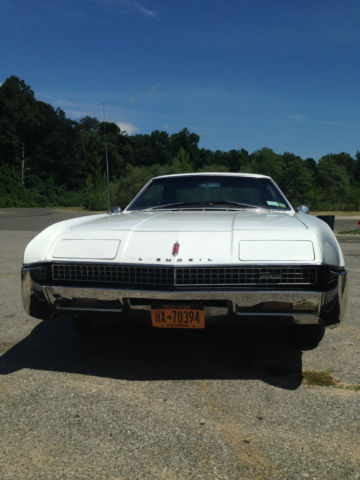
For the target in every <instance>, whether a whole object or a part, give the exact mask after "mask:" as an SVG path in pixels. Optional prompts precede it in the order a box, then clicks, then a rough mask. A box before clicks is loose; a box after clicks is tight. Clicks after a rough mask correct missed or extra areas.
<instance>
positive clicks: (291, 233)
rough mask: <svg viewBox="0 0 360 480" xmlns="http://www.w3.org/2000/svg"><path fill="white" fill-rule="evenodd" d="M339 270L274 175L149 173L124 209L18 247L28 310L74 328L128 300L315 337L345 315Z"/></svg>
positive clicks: (199, 324) (165, 323)
mask: <svg viewBox="0 0 360 480" xmlns="http://www.w3.org/2000/svg"><path fill="white" fill-rule="evenodd" d="M298 210H303V211H306V208H305V207H300V208H299V209H298ZM346 276H347V272H346V269H345V263H344V258H343V254H342V252H341V249H340V247H339V244H338V242H337V240H336V238H335V235H334V234H333V232H332V231H331V229H330V227H329V226H328V225H327V224H326V223H325V222H324V221H322V220H320V219H318V218H316V217H314V216H310V215H308V214H306V213H302V212H301V211H299V212H295V211H294V209H293V208H292V207H291V205H290V204H289V202H288V200H287V199H286V198H285V196H284V194H283V193H282V192H281V191H280V189H279V188H278V187H277V185H276V184H275V182H274V181H273V180H272V179H271V178H270V177H267V176H264V175H251V174H236V173H200V174H199V173H197V174H180V175H166V176H161V177H156V178H153V179H152V180H151V181H150V182H149V183H148V184H147V185H145V187H144V188H143V189H142V190H141V191H140V193H139V194H138V195H137V196H136V197H135V198H134V199H133V200H132V202H131V203H130V204H129V205H128V207H127V208H126V209H125V210H124V211H123V212H119V213H113V214H100V215H93V216H85V217H81V218H76V219H72V220H66V221H64V222H59V223H56V224H54V225H51V226H50V227H48V228H47V229H45V230H44V231H43V232H41V233H40V234H39V235H37V236H36V237H35V238H34V239H33V240H32V241H31V242H30V243H29V244H28V246H27V247H26V250H25V254H24V260H23V268H22V292H23V301H24V306H25V310H26V311H27V313H28V314H30V315H32V316H34V317H37V318H41V319H46V318H48V317H49V316H51V315H53V314H54V313H56V312H60V311H62V312H63V311H67V312H68V313H69V314H71V315H72V317H73V320H74V323H75V325H76V326H77V327H79V328H81V327H82V328H85V327H90V325H92V319H94V317H96V319H97V321H99V320H101V319H104V318H105V317H106V315H105V314H115V315H118V316H119V317H120V314H123V316H122V318H124V315H125V317H126V312H128V311H130V310H147V311H148V312H149V317H148V318H149V322H150V319H151V322H152V325H153V326H154V327H158V328H188V329H198V328H205V327H206V325H207V323H208V322H210V321H213V319H216V317H218V320H219V323H220V325H221V321H222V320H221V319H223V318H224V316H225V315H226V316H227V317H226V318H230V317H231V318H232V319H235V321H237V322H243V323H244V324H245V323H247V324H249V322H250V323H251V324H255V323H257V324H258V322H259V321H260V322H261V323H263V324H265V325H298V326H299V327H296V328H297V330H298V334H299V336H300V337H303V338H304V337H305V338H306V339H308V340H309V341H310V343H311V342H312V343H314V344H316V343H317V342H318V341H319V340H320V338H321V337H322V334H323V331H324V326H336V325H337V324H338V323H339V322H340V321H341V318H342V316H343V311H344V300H345V294H346Z"/></svg>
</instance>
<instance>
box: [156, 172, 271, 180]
mask: <svg viewBox="0 0 360 480" xmlns="http://www.w3.org/2000/svg"><path fill="white" fill-rule="evenodd" d="M193 176H199V177H202V176H206V177H208V176H224V177H250V178H270V177H269V176H267V175H260V174H258V173H232V172H201V173H173V174H171V175H159V176H158V177H154V178H153V180H154V179H158V178H171V177H193Z"/></svg>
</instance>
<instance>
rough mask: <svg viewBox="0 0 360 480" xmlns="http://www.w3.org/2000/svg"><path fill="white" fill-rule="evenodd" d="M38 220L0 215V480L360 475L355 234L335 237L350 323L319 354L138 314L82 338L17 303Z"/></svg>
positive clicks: (278, 337) (259, 335) (277, 336)
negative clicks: (325, 378) (323, 380)
mask: <svg viewBox="0 0 360 480" xmlns="http://www.w3.org/2000/svg"><path fill="white" fill-rule="evenodd" d="M19 212H20V210H18V211H17V213H19ZM35 213H36V212H35ZM37 213H39V212H37ZM43 213H44V215H38V217H37V218H38V221H37V220H36V217H35V216H34V217H33V218H32V220H31V221H30V219H29V217H28V215H27V216H25V217H24V218H25V219H24V220H21V219H20V218H18V220H17V222H15V220H13V218H12V217H5V216H4V215H3V216H1V215H0V230H1V231H0V238H1V240H0V291H1V296H0V355H1V356H0V478H1V479H3V480H9V479H11V480H15V479H16V480H18V479H29V480H30V479H36V480H37V479H46V480H48V479H71V480H76V479H128V480H133V479H146V480H147V479H169V480H175V479H176V480H179V479H228V480H238V479H287V480H288V479H299V478H311V479H334V480H335V479H336V480H338V479H339V478H346V479H357V478H360V469H359V465H360V440H359V439H360V428H359V427H360V415H359V412H360V392H359V391H355V388H356V386H357V385H359V384H360V378H359V364H360V362H359V360H360V319H359V314H358V312H359V308H360V299H359V287H360V243H359V240H358V239H357V238H356V237H351V238H349V237H347V238H344V239H341V244H342V247H343V250H344V253H345V256H346V260H347V265H348V268H349V271H350V289H349V305H348V310H347V315H346V319H345V321H344V323H343V324H342V325H341V326H340V327H339V328H337V329H335V330H328V331H327V333H326V335H325V337H324V339H323V340H322V342H321V344H320V345H319V346H318V347H317V348H316V349H315V350H310V351H300V350H299V349H298V348H296V347H295V346H294V345H293V344H292V343H291V342H290V341H289V338H288V335H286V334H282V333H281V332H279V331H276V330H274V331H272V330H270V331H269V330H262V331H259V330H255V329H246V330H243V329H236V328H235V329H234V328H233V329H231V330H227V329H224V330H221V331H219V330H218V329H216V330H212V329H209V330H208V331H206V332H205V333H202V332H200V333H199V332H173V331H171V332H163V331H160V332H158V331H154V330H152V329H151V328H150V327H149V326H148V325H146V324H144V321H143V319H142V318H139V317H136V318H132V319H129V318H128V319H126V320H127V322H126V324H124V325H123V326H121V327H120V328H118V329H115V330H111V331H110V332H108V333H106V332H104V333H103V334H102V335H99V336H98V337H97V338H93V339H88V340H84V339H81V338H80V337H79V336H78V335H77V334H76V333H75V332H74V331H73V329H72V327H71V324H70V322H69V319H68V318H66V316H59V317H58V318H55V319H52V320H51V321H49V322H43V323H42V322H38V321H36V320H35V319H32V318H30V317H28V316H27V315H26V314H25V313H24V311H23V308H22V304H21V296H20V277H19V271H20V266H21V256H22V252H23V249H24V247H25V245H26V243H27V242H28V241H29V240H30V239H31V238H32V237H33V236H34V235H35V233H36V231H37V230H38V229H40V228H42V226H43V222H44V221H45V220H44V218H45V216H49V215H47V214H46V211H44V212H43ZM51 215H53V214H50V216H51ZM54 215H55V214H54ZM58 215H59V216H60V217H61V216H62V215H64V216H65V217H66V216H67V215H69V216H70V214H67V213H59V214H58ZM5 218H9V219H10V220H8V222H13V223H5V220H4V219H5ZM53 218H54V217H52V219H53ZM56 219H57V220H58V219H59V218H58V217H57V218H56ZM50 223H51V222H50ZM21 225H22V229H21V228H20V227H21ZM4 227H7V228H4ZM137 323H139V324H140V325H137ZM129 324H130V326H129ZM304 371H315V372H330V374H331V376H332V377H333V378H334V379H337V381H338V383H337V386H333V387H320V386H309V385H307V384H306V383H305V382H303V378H302V374H303V372H304Z"/></svg>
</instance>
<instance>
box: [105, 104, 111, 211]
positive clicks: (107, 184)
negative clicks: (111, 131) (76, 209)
mask: <svg viewBox="0 0 360 480" xmlns="http://www.w3.org/2000/svg"><path fill="white" fill-rule="evenodd" d="M103 126H104V143H105V161H106V190H107V210H108V214H109V215H111V211H110V177H109V157H108V148H107V139H106V127H105V104H104V102H103Z"/></svg>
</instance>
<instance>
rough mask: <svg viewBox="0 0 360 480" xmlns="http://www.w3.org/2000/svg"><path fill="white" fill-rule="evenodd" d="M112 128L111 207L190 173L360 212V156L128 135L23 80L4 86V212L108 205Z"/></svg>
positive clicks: (0, 117) (0, 153)
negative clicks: (237, 178) (226, 175)
mask: <svg viewBox="0 0 360 480" xmlns="http://www.w3.org/2000/svg"><path fill="white" fill-rule="evenodd" d="M104 130H105V131H106V137H107V145H108V155H109V164H110V180H111V182H110V191H111V203H112V204H113V205H115V204H116V205H120V206H121V207H122V208H123V207H125V206H126V205H127V203H128V202H129V200H130V199H131V198H132V197H133V196H134V194H135V193H136V192H137V191H138V190H139V188H140V187H141V186H142V185H143V184H144V183H145V182H146V181H147V180H149V179H150V178H151V177H153V176H156V175H161V174H167V173H182V172H191V171H220V172H253V173H263V174H266V175H270V176H271V177H273V178H274V180H275V181H276V182H277V183H278V184H279V185H280V187H281V188H282V189H283V191H284V193H285V194H286V195H287V197H288V198H289V200H290V201H291V203H292V204H293V205H294V206H296V205H298V204H301V203H302V204H306V205H308V206H309V207H310V209H311V210H319V211H320V210H321V211H324V210H331V211H333V210H342V211H358V210H360V152H357V153H356V155H355V157H352V156H351V155H350V154H348V153H337V154H333V153H329V154H328V155H325V156H323V157H322V158H321V159H320V160H319V161H318V162H316V161H315V160H314V159H313V158H306V159H302V158H301V157H299V156H298V155H296V154H294V153H290V152H286V153H283V154H278V153H275V152H274V151H273V150H271V149H270V148H267V147H264V148H261V149H260V150H257V151H255V152H253V153H249V152H248V151H247V150H245V149H244V148H242V149H239V150H230V151H229V152H223V151H220V150H217V151H211V150H208V149H204V148H200V147H199V141H200V137H199V135H197V134H196V133H192V132H190V131H189V130H188V129H187V128H183V129H182V130H181V131H180V132H178V133H173V134H169V133H167V132H165V131H159V130H155V131H153V132H152V133H150V134H138V135H131V136H130V135H128V134H127V133H126V132H125V131H122V130H120V128H119V127H118V126H117V125H116V124H115V123H110V122H106V123H103V122H100V121H99V120H98V119H96V118H93V117H84V118H82V119H81V120H79V121H74V120H71V119H69V118H66V116H65V114H64V112H63V111H62V110H61V109H60V108H54V107H53V106H51V105H49V104H47V103H45V102H42V101H39V100H37V99H36V98H35V95H34V92H33V91H32V90H31V88H30V87H29V86H28V85H27V84H26V83H25V82H24V81H23V80H20V79H19V78H17V77H15V76H12V77H9V78H8V79H7V80H6V81H5V82H4V83H3V84H2V85H1V86H0V207H20V206H29V207H31V206H81V207H84V208H87V209H91V210H102V209H105V208H106V199H107V194H106V174H105V172H106V165H105V154H104Z"/></svg>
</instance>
